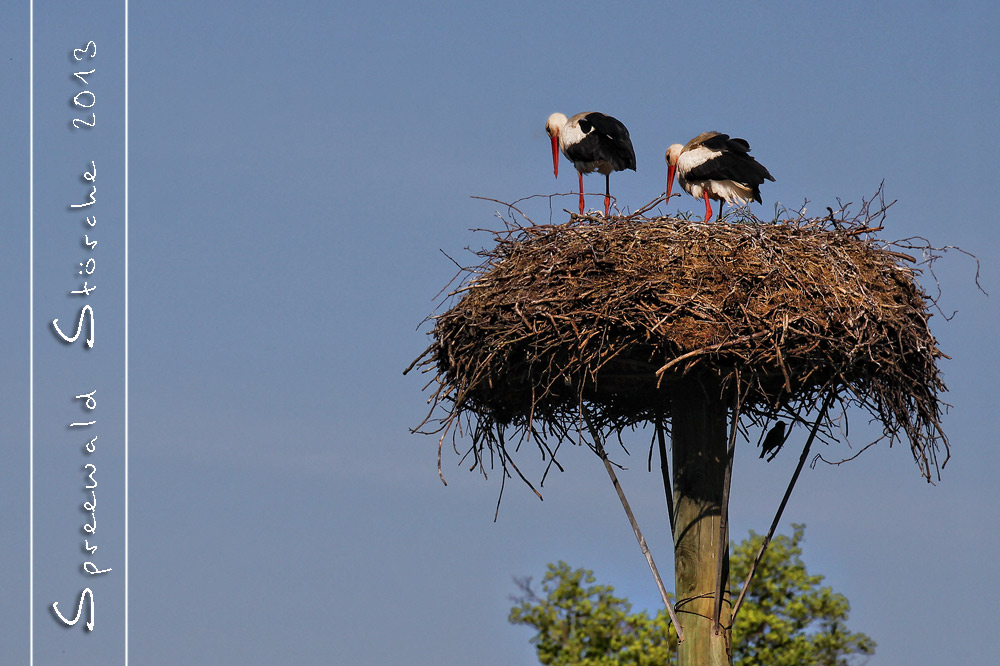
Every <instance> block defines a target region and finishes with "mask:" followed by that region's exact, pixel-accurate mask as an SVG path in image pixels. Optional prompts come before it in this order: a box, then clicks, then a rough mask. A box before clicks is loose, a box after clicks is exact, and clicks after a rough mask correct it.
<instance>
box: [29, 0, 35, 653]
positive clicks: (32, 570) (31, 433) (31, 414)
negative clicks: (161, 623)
mask: <svg viewBox="0 0 1000 666" xmlns="http://www.w3.org/2000/svg"><path fill="white" fill-rule="evenodd" d="M28 664H29V666H34V664H35V0H30V1H29V3H28Z"/></svg>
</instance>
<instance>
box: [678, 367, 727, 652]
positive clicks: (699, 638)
mask: <svg viewBox="0 0 1000 666" xmlns="http://www.w3.org/2000/svg"><path fill="white" fill-rule="evenodd" d="M672 407H673V420H672V424H671V432H672V435H673V465H674V514H675V516H674V530H675V531H674V570H675V574H674V581H675V586H676V588H675V598H676V604H677V619H678V621H679V622H680V624H681V626H682V627H684V641H683V642H682V643H681V644H680V645H679V646H678V657H679V659H678V663H679V664H680V666H730V665H731V664H732V649H731V643H732V640H731V629H730V627H729V625H730V621H729V618H730V611H731V610H732V606H731V603H730V598H729V561H728V560H729V547H728V544H727V545H726V547H725V549H724V550H723V552H724V554H725V555H724V560H723V570H722V572H723V573H722V589H723V595H724V596H723V604H722V614H721V616H720V618H719V620H720V624H721V626H722V630H721V631H720V632H719V633H716V630H715V627H714V626H713V625H714V621H713V615H714V608H713V606H714V600H715V583H716V580H715V579H716V569H717V566H718V561H717V559H716V558H717V553H718V552H719V533H720V530H719V520H720V518H721V513H722V501H723V497H722V495H723V490H722V489H723V479H724V476H725V472H726V458H727V443H728V441H727V440H728V436H727V428H726V422H727V419H726V414H727V409H726V403H725V402H724V401H723V399H722V396H721V395H720V392H719V390H718V387H717V386H713V385H712V383H708V382H704V383H703V382H699V381H698V380H696V379H689V378H685V379H684V380H681V381H678V382H677V383H676V384H675V385H674V386H673V387H672Z"/></svg>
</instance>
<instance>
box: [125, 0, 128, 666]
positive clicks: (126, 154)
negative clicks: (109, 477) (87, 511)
mask: <svg viewBox="0 0 1000 666" xmlns="http://www.w3.org/2000/svg"><path fill="white" fill-rule="evenodd" d="M125 666H128V0H125Z"/></svg>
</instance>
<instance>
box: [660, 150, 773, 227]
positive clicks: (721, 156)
mask: <svg viewBox="0 0 1000 666" xmlns="http://www.w3.org/2000/svg"><path fill="white" fill-rule="evenodd" d="M675 171H676V172H677V180H678V182H679V183H680V184H681V187H683V188H684V190H685V191H686V192H687V193H688V194H690V195H691V196H693V197H694V198H695V199H704V200H705V221H706V222H708V221H709V220H710V219H711V218H712V206H711V204H709V202H708V200H709V199H715V200H716V201H718V202H719V217H721V216H722V206H723V203H722V202H728V203H730V204H732V203H733V202H734V201H736V202H739V203H750V202H751V201H756V202H757V203H761V200H760V186H761V185H762V184H763V183H764V181H765V180H770V181H773V180H774V178H773V177H772V176H771V174H770V173H768V171H767V169H766V168H764V165H763V164H761V163H760V162H758V161H757V160H755V159H754V158H753V157H751V156H750V144H749V143H747V141H746V140H745V139H730V138H729V135H728V134H720V133H719V132H702V133H701V134H699V135H698V136H696V137H695V138H693V139H691V140H690V141H688V142H687V144H686V145H684V146H682V145H681V144H679V143H675V144H674V145H672V146H670V148H668V149H667V198H668V199H669V198H670V191H671V189H673V186H674V172H675ZM716 219H718V218H716Z"/></svg>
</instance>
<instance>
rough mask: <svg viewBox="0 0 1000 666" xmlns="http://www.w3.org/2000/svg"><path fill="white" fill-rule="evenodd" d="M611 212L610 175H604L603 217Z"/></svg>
mask: <svg viewBox="0 0 1000 666" xmlns="http://www.w3.org/2000/svg"><path fill="white" fill-rule="evenodd" d="M610 212H611V174H610V173H606V174H604V217H607V216H608V214H609V213H610Z"/></svg>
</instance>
